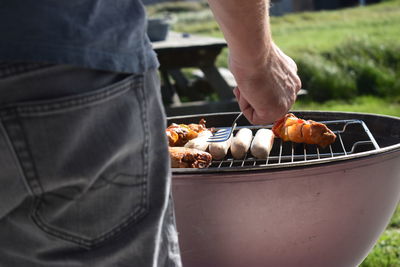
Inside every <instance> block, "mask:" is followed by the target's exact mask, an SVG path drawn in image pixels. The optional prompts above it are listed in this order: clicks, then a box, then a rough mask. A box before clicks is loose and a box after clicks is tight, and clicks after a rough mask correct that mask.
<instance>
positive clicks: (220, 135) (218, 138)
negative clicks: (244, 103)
mask: <svg viewBox="0 0 400 267" xmlns="http://www.w3.org/2000/svg"><path fill="white" fill-rule="evenodd" d="M242 115H243V113H242V112H240V113H239V115H238V116H237V117H236V119H235V120H234V121H233V123H232V127H224V128H220V129H219V130H218V131H217V132H216V133H214V134H213V135H212V136H211V137H210V138H208V140H207V141H208V142H210V143H216V142H224V141H227V140H228V139H229V138H230V137H231V136H232V135H233V131H234V130H235V128H236V125H237V124H236V121H237V120H238V119H239V118H240V117H241V116H242Z"/></svg>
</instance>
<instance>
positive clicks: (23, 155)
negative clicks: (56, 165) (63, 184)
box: [0, 110, 43, 196]
mask: <svg viewBox="0 0 400 267" xmlns="http://www.w3.org/2000/svg"><path fill="white" fill-rule="evenodd" d="M0 116H1V117H2V120H3V123H4V128H5V129H6V131H7V134H8V137H9V138H10V141H11V145H12V147H13V149H14V151H15V153H16V155H17V157H18V159H19V162H20V165H21V168H22V170H23V173H24V176H25V179H26V183H27V184H28V186H29V188H30V191H31V192H32V193H33V195H35V196H37V195H40V194H41V193H42V192H43V188H42V185H41V184H40V181H39V179H38V177H37V171H36V167H35V164H34V161H33V160H32V154H31V151H30V150H29V148H28V146H27V140H26V136H25V134H24V131H23V126H22V124H21V122H20V120H19V116H18V113H17V112H15V110H8V111H7V112H6V113H5V112H3V113H2V114H0ZM13 131H14V133H12V132H13ZM16 135H17V136H18V137H17V138H15V136H16ZM13 139H14V140H13ZM17 139H19V140H17Z"/></svg>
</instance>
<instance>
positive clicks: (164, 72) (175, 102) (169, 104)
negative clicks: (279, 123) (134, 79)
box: [152, 32, 238, 115]
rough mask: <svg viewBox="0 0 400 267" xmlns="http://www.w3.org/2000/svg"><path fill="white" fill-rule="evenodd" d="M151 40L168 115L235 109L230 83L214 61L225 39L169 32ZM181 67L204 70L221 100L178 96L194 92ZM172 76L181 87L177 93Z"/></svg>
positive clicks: (224, 43)
mask: <svg viewBox="0 0 400 267" xmlns="http://www.w3.org/2000/svg"><path fill="white" fill-rule="evenodd" d="M152 44H153V48H154V50H155V52H156V53H157V57H158V60H159V62H160V69H159V71H160V74H161V79H162V81H163V100H164V103H166V110H167V114H168V113H169V114H168V115H181V114H182V113H185V112H188V113H186V114H193V112H196V113H205V112H209V111H233V110H237V109H238V106H237V103H236V101H235V100H234V95H233V92H232V88H231V86H229V84H228V83H227V81H226V80H225V79H224V78H223V77H222V75H221V73H220V72H219V70H218V68H217V67H216V65H215V61H216V58H217V57H218V55H219V54H220V53H221V51H222V49H223V48H225V47H226V46H227V44H226V42H225V40H224V39H221V38H214V37H206V36H199V35H192V34H185V33H177V32H169V34H168V36H167V38H166V40H164V41H158V42H153V43H152ZM183 68H198V69H200V70H201V71H202V72H203V73H204V78H205V79H206V80H207V82H208V83H209V84H210V85H211V87H212V88H213V90H214V92H216V93H217V95H218V97H219V99H220V101H219V102H218V103H210V102H206V101H198V102H196V103H182V102H181V97H182V96H183V95H187V96H190V95H191V94H192V93H193V92H191V90H192V89H191V88H190V86H189V80H188V78H187V77H185V75H184V74H183V72H182V69H183ZM172 80H173V81H174V83H175V84H176V85H177V86H178V87H179V88H180V95H179V94H178V93H177V91H176V90H175V86H174V85H173V83H172ZM182 94H183V95H182Z"/></svg>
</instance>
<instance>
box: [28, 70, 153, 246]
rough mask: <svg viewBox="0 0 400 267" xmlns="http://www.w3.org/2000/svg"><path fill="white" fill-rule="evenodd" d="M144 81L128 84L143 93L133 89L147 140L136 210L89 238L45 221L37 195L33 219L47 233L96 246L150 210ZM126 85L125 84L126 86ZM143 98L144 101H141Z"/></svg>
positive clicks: (80, 243) (40, 200) (41, 199)
mask: <svg viewBox="0 0 400 267" xmlns="http://www.w3.org/2000/svg"><path fill="white" fill-rule="evenodd" d="M143 85H144V83H143V77H142V76H139V77H135V79H132V80H131V81H130V83H129V85H128V88H133V87H134V86H135V87H138V90H137V91H140V93H141V95H139V94H138V92H137V91H136V90H132V91H134V93H135V94H136V97H137V99H138V100H139V101H138V102H139V104H140V110H141V117H142V121H143V129H144V133H145V134H144V136H145V140H144V145H143V150H144V151H143V152H142V153H143V158H144V162H145V164H144V169H143V180H142V182H143V185H142V186H141V192H140V194H141V199H140V203H139V204H138V206H137V209H136V211H133V212H131V213H130V214H128V215H127V216H126V217H125V218H124V219H123V220H122V222H120V223H118V224H117V225H116V226H114V227H113V228H111V229H110V230H107V232H105V233H103V234H101V235H99V236H98V237H96V238H94V239H88V238H82V237H80V236H76V235H74V234H71V233H67V232H66V231H64V230H61V229H57V228H56V227H54V226H50V225H48V224H47V223H46V222H44V221H43V219H42V217H41V215H40V214H39V209H40V206H41V204H42V202H43V198H41V197H37V199H36V204H35V208H34V210H33V214H32V219H33V220H34V221H35V223H36V224H37V225H38V227H40V228H41V229H42V230H43V231H45V232H46V233H49V234H51V235H53V236H56V237H59V238H62V239H64V240H69V241H72V242H75V243H77V244H79V245H82V246H85V247H89V248H90V247H94V246H97V245H99V244H100V243H102V242H103V241H105V240H107V239H109V238H111V237H113V236H114V235H116V234H118V233H119V232H121V231H122V230H123V229H125V228H126V227H127V226H128V225H130V224H131V223H134V222H136V221H137V220H138V219H140V218H142V217H144V216H145V215H146V214H147V212H148V201H146V198H147V189H148V188H147V184H148V183H147V180H148V179H147V178H148V165H149V162H148V160H147V159H148V146H149V137H148V136H147V134H146V132H148V130H149V126H148V122H147V116H146V112H147V110H146V107H147V104H146V98H145V94H144V86H143ZM124 87H125V86H124ZM141 100H143V101H141Z"/></svg>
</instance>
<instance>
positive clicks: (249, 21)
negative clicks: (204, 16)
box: [208, 0, 271, 65]
mask: <svg viewBox="0 0 400 267" xmlns="http://www.w3.org/2000/svg"><path fill="white" fill-rule="evenodd" d="M208 3H209V5H210V7H211V9H212V11H213V13H214V16H215V19H216V20H217V22H218V24H219V26H220V28H221V30H222V32H223V34H224V36H225V39H226V41H227V42H228V47H229V51H230V54H231V58H232V59H234V60H236V61H239V62H241V64H244V65H246V64H253V65H254V64H257V63H260V64H263V63H264V62H262V61H263V60H265V59H266V58H267V55H268V53H269V50H270V48H271V33H270V27H269V12H268V10H269V0H208Z"/></svg>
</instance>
